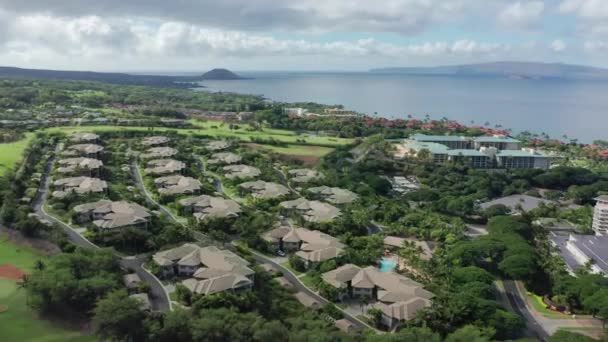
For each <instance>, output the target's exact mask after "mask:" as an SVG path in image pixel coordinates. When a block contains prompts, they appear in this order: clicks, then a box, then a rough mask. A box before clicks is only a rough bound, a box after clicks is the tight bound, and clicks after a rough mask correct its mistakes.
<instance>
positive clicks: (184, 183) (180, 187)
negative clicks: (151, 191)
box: [154, 175, 201, 195]
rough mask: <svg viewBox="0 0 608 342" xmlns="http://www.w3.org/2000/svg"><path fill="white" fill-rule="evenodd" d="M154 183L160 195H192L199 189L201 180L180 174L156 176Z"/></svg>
mask: <svg viewBox="0 0 608 342" xmlns="http://www.w3.org/2000/svg"><path fill="white" fill-rule="evenodd" d="M154 184H155V185H156V188H157V189H158V193H159V194H161V195H192V194H197V193H199V192H200V190H201V182H200V181H199V180H198V179H194V178H192V177H184V176H180V175H173V176H165V177H159V178H156V179H155V180H154Z"/></svg>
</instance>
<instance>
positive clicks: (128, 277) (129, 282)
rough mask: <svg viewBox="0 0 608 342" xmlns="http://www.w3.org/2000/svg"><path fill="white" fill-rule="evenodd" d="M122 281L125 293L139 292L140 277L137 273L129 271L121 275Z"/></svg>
mask: <svg viewBox="0 0 608 342" xmlns="http://www.w3.org/2000/svg"><path fill="white" fill-rule="evenodd" d="M122 283H123V284H124V285H125V287H126V288H127V293H128V294H130V295H132V294H136V293H138V292H139V286H140V285H141V278H140V277H139V276H138V275H137V273H129V274H125V275H123V276H122Z"/></svg>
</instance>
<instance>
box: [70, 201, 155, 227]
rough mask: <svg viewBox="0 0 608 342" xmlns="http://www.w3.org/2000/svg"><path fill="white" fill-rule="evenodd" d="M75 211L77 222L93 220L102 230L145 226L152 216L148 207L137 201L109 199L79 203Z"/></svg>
mask: <svg viewBox="0 0 608 342" xmlns="http://www.w3.org/2000/svg"><path fill="white" fill-rule="evenodd" d="M74 213H75V217H74V220H75V221H76V222H77V223H87V222H92V223H93V225H94V226H95V227H97V228H99V229H102V230H114V229H119V228H126V227H138V228H145V227H146V226H147V225H148V223H149V221H150V217H151V216H152V215H151V214H150V212H149V211H148V209H146V208H144V207H142V206H141V205H139V204H137V203H130V202H125V201H120V202H112V201H108V200H100V201H97V202H92V203H85V204H81V205H77V206H75V207H74Z"/></svg>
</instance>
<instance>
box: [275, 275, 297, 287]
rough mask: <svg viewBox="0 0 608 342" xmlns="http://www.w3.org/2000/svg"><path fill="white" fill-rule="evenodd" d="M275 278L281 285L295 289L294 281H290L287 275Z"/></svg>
mask: <svg viewBox="0 0 608 342" xmlns="http://www.w3.org/2000/svg"><path fill="white" fill-rule="evenodd" d="M275 279H276V281H277V282H278V283H279V284H281V286H283V287H286V288H288V289H293V288H294V286H293V283H292V282H290V281H289V280H288V279H287V278H285V277H278V278H275Z"/></svg>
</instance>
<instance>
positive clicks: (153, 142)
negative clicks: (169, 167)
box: [141, 136, 169, 147]
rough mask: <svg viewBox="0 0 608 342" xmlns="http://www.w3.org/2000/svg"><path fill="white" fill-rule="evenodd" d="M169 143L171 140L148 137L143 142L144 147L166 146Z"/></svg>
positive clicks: (161, 137) (160, 137)
mask: <svg viewBox="0 0 608 342" xmlns="http://www.w3.org/2000/svg"><path fill="white" fill-rule="evenodd" d="M168 143H169V138H167V137H163V136H154V137H146V138H144V139H143V140H142V141H141V144H142V145H143V146H148V147H154V146H166V145H167V144H168Z"/></svg>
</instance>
